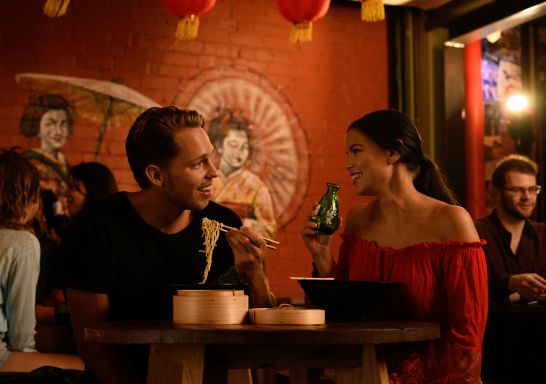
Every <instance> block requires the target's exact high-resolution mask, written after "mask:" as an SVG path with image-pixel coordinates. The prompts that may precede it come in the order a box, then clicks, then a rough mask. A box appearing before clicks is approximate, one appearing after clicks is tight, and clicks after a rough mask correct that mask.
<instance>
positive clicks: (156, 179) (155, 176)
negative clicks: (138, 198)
mask: <svg viewBox="0 0 546 384" xmlns="http://www.w3.org/2000/svg"><path fill="white" fill-rule="evenodd" d="M144 172H145V173H146V177H147V178H148V180H150V183H152V184H153V185H157V186H158V187H160V186H162V185H163V174H162V173H161V168H159V167H158V166H157V165H154V164H150V165H148V166H147V167H146V169H145V170H144Z"/></svg>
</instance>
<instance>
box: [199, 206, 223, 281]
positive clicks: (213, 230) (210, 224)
mask: <svg viewBox="0 0 546 384" xmlns="http://www.w3.org/2000/svg"><path fill="white" fill-rule="evenodd" d="M221 227H222V223H220V222H218V221H216V220H210V219H207V218H206V217H203V220H202V221H201V230H202V231H203V237H204V238H205V242H204V243H203V244H204V245H205V257H206V258H207V266H206V267H205V270H204V271H203V281H201V282H200V283H199V284H205V282H206V281H207V277H208V276H209V271H210V267H211V266H212V251H213V250H214V247H216V242H217V241H218V237H219V236H220V228H221ZM200 252H202V251H200Z"/></svg>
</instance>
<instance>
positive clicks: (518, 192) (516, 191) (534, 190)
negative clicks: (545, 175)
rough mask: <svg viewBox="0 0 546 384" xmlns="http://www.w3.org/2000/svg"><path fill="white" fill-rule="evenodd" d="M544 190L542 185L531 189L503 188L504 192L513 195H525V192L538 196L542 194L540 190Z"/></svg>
mask: <svg viewBox="0 0 546 384" xmlns="http://www.w3.org/2000/svg"><path fill="white" fill-rule="evenodd" d="M541 189H542V186H540V185H534V186H532V187H529V188H524V187H510V188H503V189H502V190H503V191H506V192H509V193H511V194H513V195H519V196H521V195H523V194H524V193H525V192H527V193H529V194H530V195H538V194H539V193H540V190H541Z"/></svg>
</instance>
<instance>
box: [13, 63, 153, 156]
mask: <svg viewBox="0 0 546 384" xmlns="http://www.w3.org/2000/svg"><path fill="white" fill-rule="evenodd" d="M15 79H16V80H17V82H19V83H23V84H27V85H28V86H29V88H30V89H32V90H34V91H43V92H47V93H59V94H61V95H63V96H64V97H65V98H66V99H67V100H68V102H69V103H70V105H71V106H72V108H74V109H75V110H76V113H77V115H78V116H80V117H82V118H83V119H86V120H89V121H91V122H93V123H96V124H100V131H99V135H98V138H97V145H96V148H95V160H97V159H98V157H99V154H100V149H101V145H102V141H103V139H104V135H105V134H106V131H107V129H108V128H123V129H126V130H128V129H129V128H130V127H131V125H132V124H133V122H134V120H135V119H136V117H137V116H138V115H139V114H140V113H141V112H142V111H144V110H145V109H148V108H150V107H159V106H160V105H159V104H158V103H156V102H155V101H154V100H152V99H149V98H148V97H146V96H144V95H142V94H141V93H139V92H137V91H135V90H134V89H132V88H129V87H128V86H126V85H124V84H122V83H120V82H116V81H115V80H114V81H103V80H95V79H87V78H80V77H69V76H59V75H50V74H45V73H19V74H17V75H16V76H15Z"/></svg>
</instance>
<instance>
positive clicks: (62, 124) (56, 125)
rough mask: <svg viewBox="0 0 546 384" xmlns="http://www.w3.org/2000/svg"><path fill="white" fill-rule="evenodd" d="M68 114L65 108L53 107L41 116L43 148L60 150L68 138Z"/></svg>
mask: <svg viewBox="0 0 546 384" xmlns="http://www.w3.org/2000/svg"><path fill="white" fill-rule="evenodd" d="M68 133H69V131H68V114H67V113H66V111H65V110H63V109H52V110H49V111H47V112H46V113H44V114H43V115H42V117H41V118H40V133H39V134H38V137H40V139H41V147H42V150H44V151H46V152H53V151H58V150H59V149H61V148H62V147H63V146H64V145H65V144H66V140H67V139H68Z"/></svg>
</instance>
